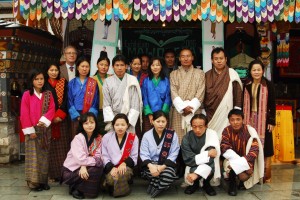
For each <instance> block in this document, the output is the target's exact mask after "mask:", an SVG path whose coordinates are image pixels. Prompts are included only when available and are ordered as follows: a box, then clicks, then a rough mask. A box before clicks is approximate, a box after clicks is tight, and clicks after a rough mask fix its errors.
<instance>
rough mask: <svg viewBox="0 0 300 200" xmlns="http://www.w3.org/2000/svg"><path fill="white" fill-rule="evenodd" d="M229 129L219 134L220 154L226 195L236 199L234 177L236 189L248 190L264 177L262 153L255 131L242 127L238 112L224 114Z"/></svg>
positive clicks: (242, 117) (240, 114)
mask: <svg viewBox="0 0 300 200" xmlns="http://www.w3.org/2000/svg"><path fill="white" fill-rule="evenodd" d="M228 119H229V123H230V125H229V126H227V127H226V128H225V129H224V131H223V133H222V140H221V153H222V156H223V157H224V158H225V160H224V163H223V168H224V171H225V174H224V177H225V178H227V177H229V189H228V194H229V195H230V196H236V195H237V184H236V176H238V179H239V180H240V185H239V187H245V188H246V189H248V188H251V187H252V186H253V185H255V184H256V183H258V182H261V184H262V182H263V181H262V179H263V176H264V153H263V148H262V144H261V142H260V139H259V137H258V135H257V132H256V130H255V129H254V128H253V127H251V126H250V125H245V124H243V119H244V114H243V111H242V110H239V109H232V110H231V111H230V112H229V114H228Z"/></svg>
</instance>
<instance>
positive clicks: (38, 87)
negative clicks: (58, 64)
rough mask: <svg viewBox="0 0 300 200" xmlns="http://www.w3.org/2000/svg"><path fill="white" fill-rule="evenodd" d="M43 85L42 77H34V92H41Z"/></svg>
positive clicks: (41, 75)
mask: <svg viewBox="0 0 300 200" xmlns="http://www.w3.org/2000/svg"><path fill="white" fill-rule="evenodd" d="M44 83H45V79H44V75H43V74H38V75H36V77H35V78H34V79H33V80H32V84H33V87H34V89H35V90H36V91H41V90H42V88H43V86H44Z"/></svg>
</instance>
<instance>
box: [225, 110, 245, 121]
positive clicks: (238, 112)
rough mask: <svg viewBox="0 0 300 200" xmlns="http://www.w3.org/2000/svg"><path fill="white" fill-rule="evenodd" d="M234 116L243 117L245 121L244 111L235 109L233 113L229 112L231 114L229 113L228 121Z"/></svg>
mask: <svg viewBox="0 0 300 200" xmlns="http://www.w3.org/2000/svg"><path fill="white" fill-rule="evenodd" d="M232 115H239V116H241V117H242V119H244V113H243V111H242V110H240V109H236V108H234V109H232V110H231V111H229V113H228V119H229V118H230V117H231V116H232Z"/></svg>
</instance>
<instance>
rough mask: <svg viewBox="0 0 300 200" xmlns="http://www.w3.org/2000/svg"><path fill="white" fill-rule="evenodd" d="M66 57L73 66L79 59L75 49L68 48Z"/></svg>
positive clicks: (65, 53) (67, 61)
mask: <svg viewBox="0 0 300 200" xmlns="http://www.w3.org/2000/svg"><path fill="white" fill-rule="evenodd" d="M64 57H65V59H66V63H67V64H68V65H71V66H73V65H74V63H75V61H76V59H77V51H76V49H74V48H73V47H68V48H66V49H65V52H64Z"/></svg>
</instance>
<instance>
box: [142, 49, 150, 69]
mask: <svg viewBox="0 0 300 200" xmlns="http://www.w3.org/2000/svg"><path fill="white" fill-rule="evenodd" d="M141 60H142V69H141V71H142V72H143V73H145V74H148V68H149V65H150V57H149V56H148V55H146V54H143V55H141Z"/></svg>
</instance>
